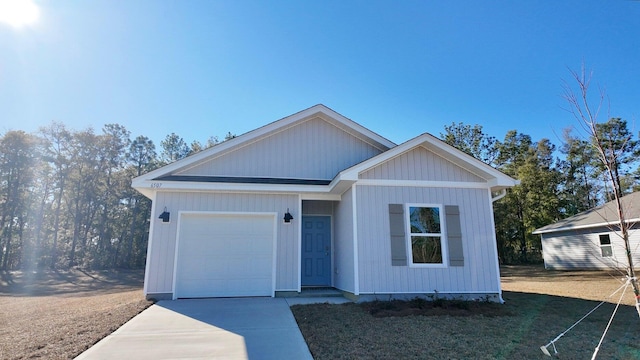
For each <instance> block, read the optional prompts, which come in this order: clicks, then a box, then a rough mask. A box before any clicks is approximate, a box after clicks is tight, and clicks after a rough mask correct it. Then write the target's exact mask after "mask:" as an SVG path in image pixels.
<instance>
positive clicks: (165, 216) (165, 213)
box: [158, 206, 170, 223]
mask: <svg viewBox="0 0 640 360" xmlns="http://www.w3.org/2000/svg"><path fill="white" fill-rule="evenodd" d="M169 215H170V214H169V212H168V211H167V207H166V206H165V207H164V211H163V212H162V214H160V216H158V219H162V222H163V223H166V222H169Z"/></svg>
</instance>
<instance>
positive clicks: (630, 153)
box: [440, 118, 640, 264]
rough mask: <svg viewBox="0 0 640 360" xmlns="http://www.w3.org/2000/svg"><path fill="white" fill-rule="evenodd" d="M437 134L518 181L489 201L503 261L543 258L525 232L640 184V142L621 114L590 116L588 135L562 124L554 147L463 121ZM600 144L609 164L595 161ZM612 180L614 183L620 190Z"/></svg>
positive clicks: (537, 239)
mask: <svg viewBox="0 0 640 360" xmlns="http://www.w3.org/2000/svg"><path fill="white" fill-rule="evenodd" d="M440 135H441V138H442V139H443V140H444V141H445V142H447V143H448V144H450V145H452V146H455V147H456V148H458V149H460V150H462V151H464V152H466V153H467V154H469V155H472V156H474V157H476V158H477V159H479V160H482V161H484V162H485V163H487V164H489V165H491V166H493V167H494V168H496V169H499V170H501V171H502V172H504V173H505V174H507V175H509V176H511V177H513V178H515V179H518V180H520V185H517V186H515V187H514V188H512V189H509V190H508V191H507V195H506V196H505V197H504V198H502V199H501V200H498V201H497V202H495V204H494V212H495V214H494V216H495V223H496V238H497V245H498V256H499V259H500V262H501V263H506V264H509V263H526V262H538V261H541V247H542V245H541V241H540V237H539V235H532V234H531V233H532V232H533V231H534V230H535V229H537V228H540V227H542V226H545V225H548V224H551V223H554V222H556V221H558V220H561V219H564V218H567V217H569V216H572V215H575V214H578V213H580V212H582V211H586V210H588V209H591V208H593V207H595V206H598V205H601V204H602V203H604V202H607V201H611V200H613V199H614V198H615V197H616V192H618V193H621V194H619V195H624V194H628V193H631V192H633V191H638V190H640V161H639V158H640V145H639V142H638V139H637V137H636V136H635V135H634V134H633V132H631V131H630V130H629V127H628V124H627V121H625V120H623V119H621V118H610V119H609V120H608V121H606V122H603V123H594V129H593V132H591V131H588V132H587V135H586V136H579V135H578V134H576V133H575V130H573V129H571V128H569V129H565V130H564V131H563V133H562V139H561V144H560V147H559V148H558V147H556V145H554V144H553V143H552V142H551V141H550V140H549V139H541V140H539V141H537V142H534V141H533V140H532V139H531V136H529V135H526V134H522V133H519V132H518V131H516V130H511V131H509V132H507V134H506V135H505V136H504V139H503V140H502V141H499V140H497V139H496V138H495V137H493V136H491V135H488V134H486V133H485V132H484V131H483V128H482V126H480V125H473V126H472V125H467V124H463V123H457V124H456V123H452V124H451V125H449V126H445V132H444V133H441V134H440ZM602 147H604V148H605V151H606V152H609V153H611V154H615V157H611V158H612V159H613V160H612V161H614V162H615V164H612V166H608V167H607V166H605V164H603V162H602V161H601V156H599V154H598V148H602ZM558 152H559V156H557V154H558ZM608 168H614V169H616V171H615V172H613V173H612V172H610V171H608ZM612 176H613V177H615V179H612V178H611V177H612ZM612 180H613V181H612ZM612 183H615V184H620V185H619V186H616V188H619V189H614V188H612V185H611V184H612Z"/></svg>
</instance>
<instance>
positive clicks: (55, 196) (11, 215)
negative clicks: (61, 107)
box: [0, 118, 640, 270]
mask: <svg viewBox="0 0 640 360" xmlns="http://www.w3.org/2000/svg"><path fill="white" fill-rule="evenodd" d="M597 129H598V134H599V136H600V138H601V139H604V143H606V144H608V146H610V147H611V149H613V150H615V151H616V152H617V153H620V154H621V155H620V156H617V157H616V161H618V162H619V167H618V168H619V169H620V172H619V174H615V176H619V178H620V182H621V184H623V189H622V191H623V192H624V193H629V192H632V191H634V190H637V189H638V188H639V185H640V182H639V178H640V176H639V175H640V167H638V164H639V163H638V160H637V159H638V158H639V157H640V146H639V145H638V140H637V139H636V137H635V136H634V134H633V133H632V132H631V131H630V130H629V128H628V125H627V122H626V121H625V120H622V119H620V118H611V119H609V120H608V121H607V122H606V123H601V124H598V125H597ZM562 136H563V138H562V143H561V145H560V147H556V145H554V144H553V143H552V142H551V141H550V140H549V139H541V140H539V141H536V142H534V141H533V140H532V138H531V136H529V135H526V134H522V133H519V132H518V131H516V130H512V131H509V132H507V133H506V135H505V136H504V138H503V140H497V138H496V137H494V136H491V135H489V134H486V133H485V132H484V130H483V128H482V126H481V125H477V124H476V125H469V124H464V123H452V124H451V125H449V126H445V129H444V132H443V133H440V137H441V139H442V140H443V141H445V142H447V143H448V144H450V145H452V146H454V147H456V148H458V149H460V150H462V151H464V152H466V153H468V154H470V155H472V156H474V157H476V158H477V159H479V160H481V161H483V162H485V163H487V164H489V165H491V166H493V167H495V168H497V169H499V170H501V171H502V172H504V173H506V174H507V175H510V176H512V177H514V178H516V179H519V180H520V181H521V183H520V185H518V186H516V187H514V188H513V189H509V190H508V191H507V195H506V196H505V197H504V198H502V199H501V200H498V201H497V202H496V203H495V204H494V211H495V223H496V236H497V243H498V254H499V258H500V261H501V263H521V262H532V261H540V248H541V245H540V239H539V237H538V236H534V235H532V234H531V232H532V231H533V230H534V229H536V228H538V227H542V226H544V225H547V224H550V223H553V222H555V221H558V220H560V219H562V218H565V217H568V216H571V215H575V214H577V213H579V212H581V211H585V210H587V209H590V208H592V207H594V206H596V205H599V204H601V203H603V202H605V201H607V200H609V199H611V194H612V191H613V190H612V189H611V188H610V187H609V186H608V185H607V184H608V180H609V179H608V178H607V176H609V175H608V174H609V173H608V172H607V171H605V168H604V167H603V165H602V163H601V162H599V161H598V160H597V158H598V156H597V155H596V154H594V147H593V144H592V140H593V139H590V138H589V137H587V138H586V139H584V138H581V137H579V136H577V135H575V134H574V132H573V131H572V130H569V129H568V130H565V131H564V132H563V135H562ZM233 137H235V135H233V134H231V133H227V135H226V136H225V137H224V139H223V140H228V139H230V138H233ZM219 142H220V141H219V140H218V138H217V137H211V138H209V139H208V140H207V142H206V143H204V144H201V143H200V142H198V141H194V142H192V143H190V144H188V143H187V142H185V141H184V139H183V138H181V137H180V136H178V135H176V134H175V133H172V134H169V135H167V136H166V138H165V139H164V140H162V141H161V142H160V147H159V149H158V148H156V146H155V144H154V143H153V141H151V140H150V139H149V138H147V137H145V136H137V137H135V138H133V139H132V138H131V134H130V132H129V131H128V130H127V129H126V128H125V127H124V126H122V125H119V124H108V125H105V126H104V127H103V128H102V130H101V132H100V133H96V132H95V131H94V130H93V129H91V128H89V129H85V130H73V129H68V128H67V127H66V126H65V125H64V124H61V123H57V122H54V123H51V124H50V125H48V126H47V127H44V128H42V129H40V130H39V131H38V132H36V133H26V132H24V131H20V130H17V131H8V132H6V133H4V134H3V135H2V136H1V137H0V269H4V270H10V269H41V268H66V267H72V266H79V267H83V268H95V269H100V268H122V267H125V268H139V267H143V266H144V263H145V256H146V247H147V240H148V231H149V221H150V219H149V217H150V211H151V203H150V200H148V199H147V198H145V197H144V196H143V195H141V194H140V193H138V192H137V191H135V190H134V189H133V188H131V180H132V179H133V178H134V177H136V176H139V175H141V174H143V173H146V172H149V171H151V170H154V169H156V168H158V167H160V166H163V165H165V164H168V163H171V162H173V161H176V160H179V159H181V158H184V157H186V156H188V155H190V154H193V153H196V152H198V151H201V150H203V149H206V148H208V147H211V146H215V145H216V144H218V143H219ZM558 153H559V156H557V154H558Z"/></svg>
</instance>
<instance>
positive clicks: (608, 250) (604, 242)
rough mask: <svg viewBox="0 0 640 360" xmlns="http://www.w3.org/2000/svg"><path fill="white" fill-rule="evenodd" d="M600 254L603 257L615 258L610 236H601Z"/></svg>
mask: <svg viewBox="0 0 640 360" xmlns="http://www.w3.org/2000/svg"><path fill="white" fill-rule="evenodd" d="M600 253H601V254H602V257H612V256H613V247H612V246H611V238H610V237H609V234H600Z"/></svg>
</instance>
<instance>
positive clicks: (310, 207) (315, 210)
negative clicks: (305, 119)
mask: <svg viewBox="0 0 640 360" xmlns="http://www.w3.org/2000/svg"><path fill="white" fill-rule="evenodd" d="M334 206H335V202H334V201H324V200H303V201H302V215H333V207H334Z"/></svg>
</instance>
